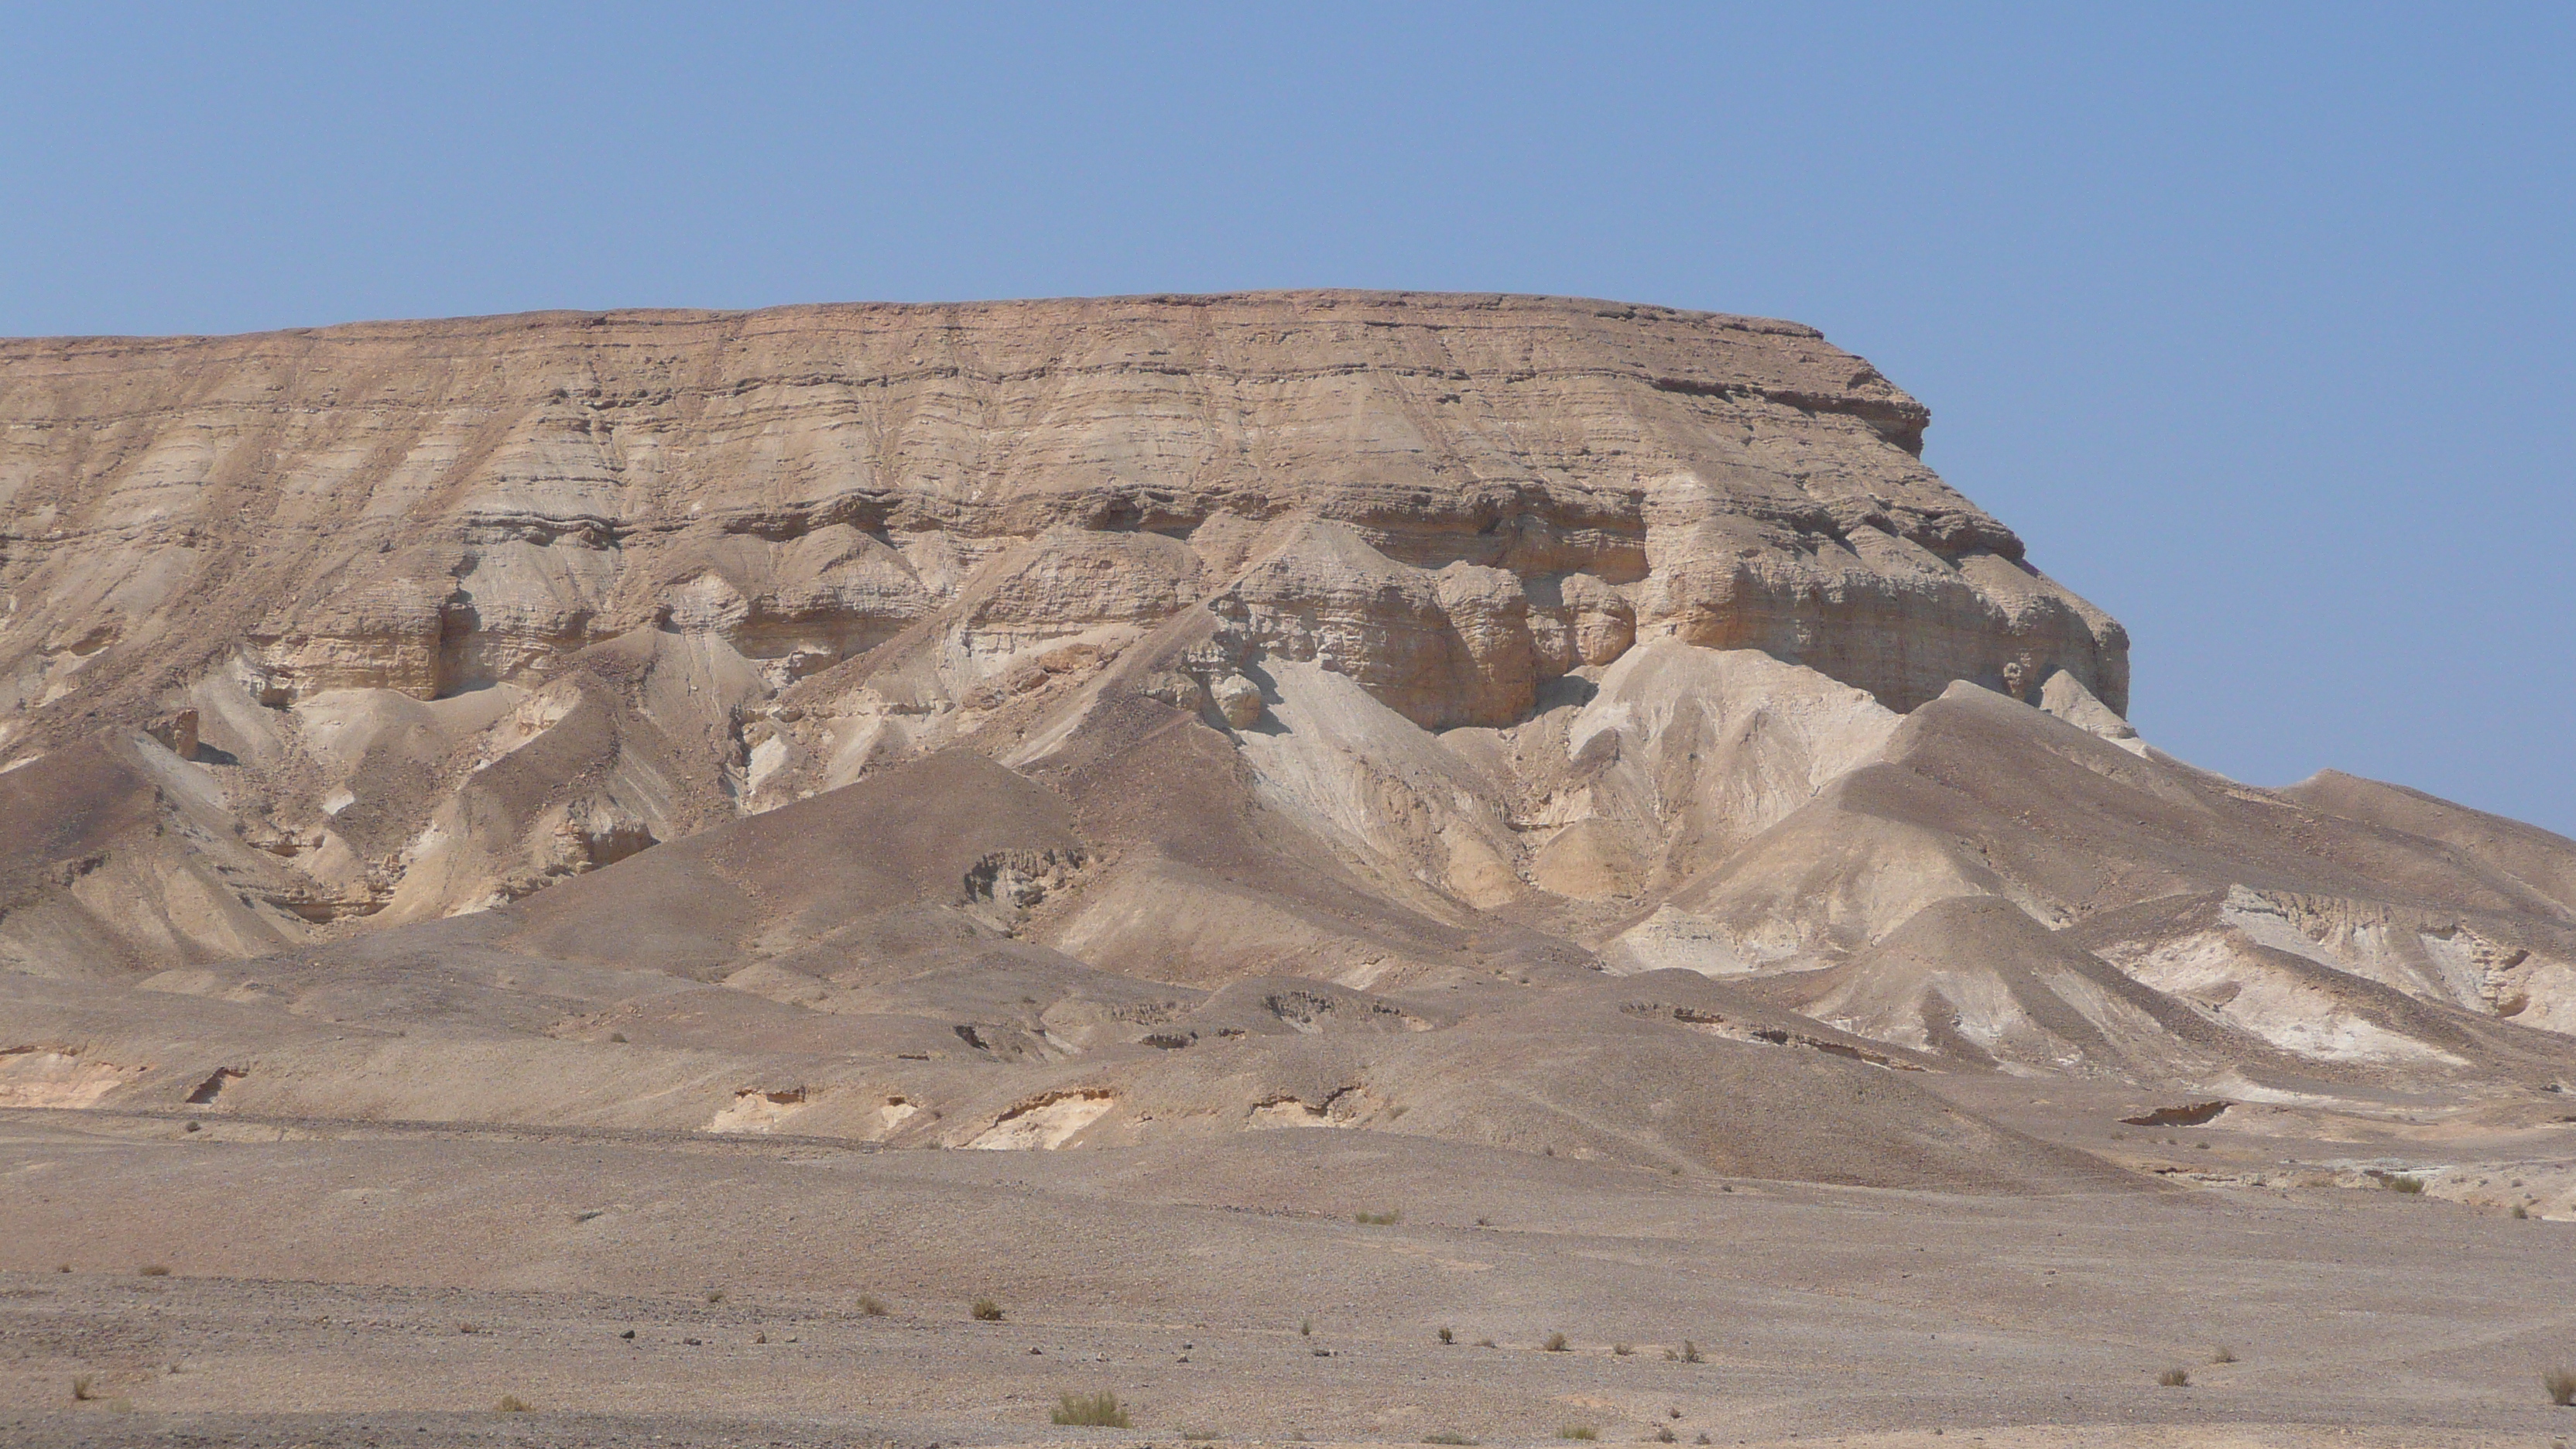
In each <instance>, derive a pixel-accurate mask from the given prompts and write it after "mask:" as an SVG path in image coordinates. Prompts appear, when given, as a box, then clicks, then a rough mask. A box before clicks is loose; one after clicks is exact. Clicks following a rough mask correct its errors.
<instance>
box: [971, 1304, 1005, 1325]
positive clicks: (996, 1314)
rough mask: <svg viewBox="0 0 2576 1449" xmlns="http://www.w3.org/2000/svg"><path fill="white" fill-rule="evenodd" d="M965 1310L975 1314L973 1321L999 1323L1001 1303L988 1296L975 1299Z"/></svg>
mask: <svg viewBox="0 0 2576 1449" xmlns="http://www.w3.org/2000/svg"><path fill="white" fill-rule="evenodd" d="M967 1312H969V1313H972V1314H974V1315H975V1321H976V1322H977V1323H999V1322H1001V1321H1002V1305H1001V1304H999V1303H996V1302H994V1301H993V1300H992V1299H990V1298H978V1299H976V1300H975V1302H974V1304H973V1306H971V1307H970V1308H968V1309H967Z"/></svg>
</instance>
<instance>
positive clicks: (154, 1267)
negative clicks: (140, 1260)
mask: <svg viewBox="0 0 2576 1449" xmlns="http://www.w3.org/2000/svg"><path fill="white" fill-rule="evenodd" d="M134 1271H135V1272H137V1273H140V1274H142V1275H143V1276H144V1277H146V1278H167V1277H169V1276H170V1265H169V1264H167V1263H146V1264H144V1265H143V1266H142V1267H140V1268H137V1269H135V1270H134Z"/></svg>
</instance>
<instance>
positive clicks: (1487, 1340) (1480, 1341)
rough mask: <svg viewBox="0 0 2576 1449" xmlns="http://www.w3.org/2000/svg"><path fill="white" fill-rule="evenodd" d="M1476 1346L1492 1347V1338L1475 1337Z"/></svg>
mask: <svg viewBox="0 0 2576 1449" xmlns="http://www.w3.org/2000/svg"><path fill="white" fill-rule="evenodd" d="M1476 1347H1478V1348H1492V1347H1494V1341H1493V1340H1492V1339H1490V1338H1480V1339H1477V1340H1476Z"/></svg>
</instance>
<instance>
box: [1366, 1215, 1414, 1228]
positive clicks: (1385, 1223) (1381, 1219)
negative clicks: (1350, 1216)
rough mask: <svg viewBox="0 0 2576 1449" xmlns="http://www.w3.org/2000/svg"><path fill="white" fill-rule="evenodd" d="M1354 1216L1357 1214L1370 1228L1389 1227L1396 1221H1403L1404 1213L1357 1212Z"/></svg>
mask: <svg viewBox="0 0 2576 1449" xmlns="http://www.w3.org/2000/svg"><path fill="white" fill-rule="evenodd" d="M1355 1216H1357V1217H1358V1219H1359V1220H1360V1221H1361V1222H1362V1223H1364V1224H1366V1225H1368V1226H1369V1227H1372V1228H1391V1227H1394V1226H1395V1225H1396V1224H1397V1223H1400V1222H1402V1221H1404V1214H1402V1213H1398V1212H1384V1213H1359V1214H1356V1215H1355Z"/></svg>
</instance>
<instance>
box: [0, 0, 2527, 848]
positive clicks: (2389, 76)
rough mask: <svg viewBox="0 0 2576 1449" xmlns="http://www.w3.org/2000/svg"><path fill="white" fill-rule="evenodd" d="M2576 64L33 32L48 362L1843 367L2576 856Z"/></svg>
mask: <svg viewBox="0 0 2576 1449" xmlns="http://www.w3.org/2000/svg"><path fill="white" fill-rule="evenodd" d="M2571 77H2576V7H2571V6H2567V5H2552V6H2528V7H2515V6H2487V7H2453V8H2452V9H2449V10H2437V9H2433V8H2423V9H2399V8H2387V7H2372V6H2359V5H2335V6H2272V7H2264V8H2260V9H2257V8H2255V7H2243V6H2205V7H2204V6H2189V5H2168V6H2157V7H2152V8H2149V7H2131V8H2128V9H2126V10H2121V11H2113V10H2112V8H2111V7H2060V6H2047V7H2041V6H2032V7H2023V8H2015V7H1977V6H1957V5H1943V6H1937V7H1935V6H1922V7H1915V8H1876V7H1866V8H1864V7H1834V8H1823V7H1817V8H1808V7H1782V6H1776V5H1774V6H1761V7H1730V6H1720V5H1689V6H1669V7H1658V6H1638V7H1616V6H1580V7H1576V6H1567V7H1561V8H1553V9H1541V8H1536V7H1518V6H1510V5H1488V6H1479V7H1454V8H1452V7H1439V6H1417V7H1409V8H1399V7H1389V6H1374V5H1371V6H1334V5H1316V4H1307V5H1299V6H1294V7H1287V6H1281V7H1271V8H1263V9H1255V8H1254V7H1249V6H1241V7H1216V6H1170V7H1158V6H1142V5H1139V6H1122V7H1116V8H1110V7H1088V6H1072V5H1053V6H1032V7H1012V6H1000V5H991V6H982V7H937V8H932V7H922V8H918V9H882V10H879V9H865V8H860V7H855V6H833V7H816V8H810V9H802V10H792V9H784V8H774V7H756V6H730V7H724V8H722V9H718V8H715V7H708V8H705V9H686V8H677V7H658V6H635V5H627V6H617V7H598V8H588V9H586V8H581V7H574V6H549V7H534V6H524V5H511V6H477V5H470V4H466V5H450V6H445V7H438V8H436V9H435V10H433V9H432V8H430V7H418V8H415V9H411V10H402V11H397V10H395V9H394V8H393V7H369V6H349V5H336V6H331V7H313V8H302V9H299V8H293V7H287V6H263V7H213V6H192V7H184V8H183V7H171V8H166V9H164V8H129V7H118V6H110V5H96V4H92V5H80V6H70V5H63V6H48V5H37V4H20V5H13V6H10V7H7V8H6V9H0V334H19V335H23V334H43V333H73V332H84V333H96V332H127V333H160V332H226V331H244V330H251V329H257V328H268V327H282V326H293V325H306V324H316V323H328V322H337V321H346V320H351V319H355V318H362V317H397V316H400V317H411V316H435V315H453V314H462V313H483V312H503V311H514V310H522V309H529V308H541V307H611V306H640V305H673V306H713V307H751V306H760V305H764V304H770V303H780V302H804V301H822V300H853V299H891V300H929V299H952V298H980V297H1016V296H1061V295H1072V294H1085V293H1120V292H1144V291H1183V290H1187V291H1199V290H1221V289H1235V288H1249V287H1284V286H1308V285H1337V286H1363V287H1417V288H1434V289H1457V290H1478V291H1482V290H1506V291H1525V292H1557V293H1574V294H1580V295H1587V296H1600V297H1614V298H1620V299H1625V300H1634V301H1651V302H1661V303H1668V304H1672V305H1677V306H1686V307H1707V308H1714V309H1720V310H1727V311H1738V312H1753V313H1761V314H1766V315H1774V316H1784V317H1795V318H1798V319H1800V320H1802V321H1807V322H1812V323H1814V324H1816V325H1817V326H1819V327H1822V328H1823V329H1824V330H1825V332H1826V334H1827V335H1828V336H1830V337H1831V338H1833V339H1834V340H1835V341H1836V342H1838V343H1840V344H1842V345H1844V346H1846V347H1849V348H1851V349H1853V350H1854V351H1857V352H1860V353H1863V354H1864V355H1866V356H1868V357H1870V358H1871V359H1872V360H1874V361H1876V362H1877V363H1878V364H1879V365H1880V366H1881V367H1882V368H1883V369H1885V370H1886V371H1887V372H1888V373H1889V375H1891V376H1892V377H1894V378H1895V379H1896V380H1897V381H1898V382H1899V383H1901V384H1902V385H1903V386H1905V387H1906V388H1908V389H1910V390H1911V391H1913V392H1914V393H1915V394H1916V395H1917V396H1919V397H1921V398H1922V399H1923V400H1924V401H1925V402H1927V403H1929V404H1930V405H1931V407H1932V410H1933V415H1934V424H1933V428H1932V432H1931V438H1930V444H1929V447H1928V449H1927V453H1926V456H1927V458H1928V459H1929V460H1930V461H1931V462H1932V464H1933V465H1934V466H1935V467H1937V468H1939V469H1941V470H1942V472H1943V473H1944V474H1945V475H1946V476H1947V477H1948V478H1949V479H1950V480H1951V481H1952V482H1953V483H1955V484H1957V485H1958V486H1959V487H1960V488H1962V489H1963V490H1965V491H1966V492H1967V493H1968V494H1969V495H1970V496H1971V497H1973V498H1975V499H1977V500H1978V501H1979V502H1980V503H1982V504H1984V505H1985V506H1986V507H1988V508H1989V509H1990V510H1992V511H1993V512H1995V513H1996V514H1998V515H1999V516H2001V517H2002V518H2004V519H2005V520H2006V521H2007V522H2008V523H2010V524H2011V525H2012V526H2013V527H2015V528H2016V529H2018V530H2019V531H2020V532H2021V533H2022V534H2023V535H2024V536H2025V537H2026V538H2027V539H2029V540H2030V543H2031V552H2032V556H2033V558H2034V559H2035V560H2036V561H2037V562H2038V563H2039V564H2040V565H2041V566H2042V567H2043V568H2046V569H2047V570H2048V571H2049V572H2051V573H2052V574H2054V575H2056V576H2057V577H2059V578H2061V579H2063V580H2064V581H2066V582H2067V583H2068V584H2070V585H2072V586H2073V587H2075V588H2076V589H2078V590H2079V591H2081V592H2083V593H2085V594H2086V595H2088V596H2089V597H2091V598H2093V599H2094V600H2096V601H2097V602H2099V603H2101V604H2102V605H2104V606H2105V607H2107V608H2109V609H2110V610H2111V611H2112V612H2113V613H2115V614H2117V615H2118V616H2119V617H2120V618H2121V619H2123V620H2124V621H2125V622H2126V623H2127V624H2128V625H2129V627H2130V630H2131V632H2132V634H2133V635H2134V637H2135V640H2136V690H2135V698H2134V707H2133V714H2134V717H2135V719H2136V721H2137V723H2138V725H2139V727H2140V728H2141V730H2142V731H2144V732H2145V733H2146V734H2147V735H2148V737H2149V738H2151V739H2153V740H2155V741H2157V742H2158V743H2159V744H2162V745H2163V746H2165V747H2166V748H2168V749H2170V750H2172V751H2174V752H2175V753H2177V754H2179V755H2182V756H2183V757H2185V758H2187V759H2190V760H2193V761H2195V762H2198V763H2200V764H2203V765H2206V766H2208V767H2210V768H2212V769H2217V770H2221V771H2224V772H2226V773H2228V774H2231V775H2234V776H2236V777H2238V778H2240V779H2245V780H2249V781H2252V782H2255V783H2261V784H2279V783H2286V782H2288V781H2290V780H2294V779H2297V778H2299V777H2301V776H2304V775H2306V774H2308V773H2309V772H2311V771H2313V770H2315V769H2317V768H2320V767H2323V766H2328V765H2332V766H2336V767H2339V768H2342V769H2347V770H2351V771H2354V772H2356V773H2362V774H2368V775H2374V776H2378V777H2381V778H2385V779H2393V780H2398V781H2402V782H2405V783H2408V784H2413V785H2416V786H2418V787H2421V788H2424V789H2428V790H2432V791H2434V792H2436V793H2439V794H2444V795H2448V796H2450V797H2452V798H2455V799H2458V800H2461V801H2464V802H2466V803H2470V804H2474V805H2478V806H2480V807H2483V808H2486V809H2491V810H2497V811H2501V812H2504V813H2507V814H2512V815H2517V816H2520V817H2522V818H2525V819H2529V820H2533V821H2536V822H2538V823H2540V824H2543V825H2547V826H2549V827H2550V828H2552V829H2555V830H2558V831H2561V832H2565V833H2571V834H2576V770H2571V769H2570V765H2569V760H2568V754H2567V750H2568V746H2569V743H2570V737H2571V734H2576V730H2571V721H2576V568H2571V567H2570V561H2571V555H2570V550H2571V547H2576V464H2571V462H2570V451H2569V445H2568V441H2567V438H2566V436H2565V435H2566V433H2567V432H2568V424H2569V421H2570V415H2571V409H2570V407H2569V391H2570V385H2571V382H2576V363H2571V360H2570V359H2571V347H2576V81H2571V79H2570V78H2571Z"/></svg>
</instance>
